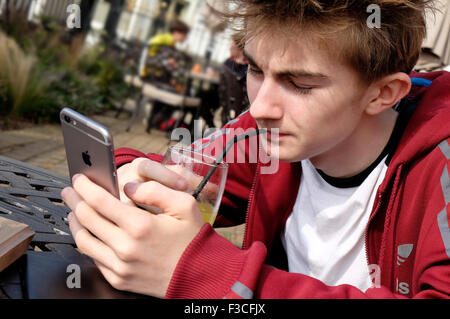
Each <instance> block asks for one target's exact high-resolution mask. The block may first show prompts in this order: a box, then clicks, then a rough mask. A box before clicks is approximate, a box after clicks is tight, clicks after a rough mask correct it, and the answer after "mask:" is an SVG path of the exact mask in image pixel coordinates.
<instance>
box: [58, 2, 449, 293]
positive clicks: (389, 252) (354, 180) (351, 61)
mask: <svg viewBox="0 0 450 319" xmlns="http://www.w3.org/2000/svg"><path fill="white" fill-rule="evenodd" d="M234 2H236V1H234ZM237 2H238V3H239V5H238V7H237V10H238V11H237V14H235V16H238V18H239V19H243V21H241V22H243V23H240V24H239V25H243V26H245V30H244V37H245V38H244V39H245V54H246V58H247V60H248V61H249V64H250V66H249V73H248V78H247V85H248V95H249V99H250V102H251V107H250V111H249V112H246V113H244V114H242V115H241V116H239V117H238V118H237V119H235V120H234V121H232V122H231V123H229V124H228V125H227V126H226V128H225V130H222V131H221V132H219V133H218V134H216V135H214V139H213V138H212V137H211V138H209V139H208V138H207V139H204V140H202V141H199V142H198V143H195V144H194V146H195V147H196V148H197V149H199V150H200V149H203V150H204V149H208V148H210V147H213V146H214V145H215V144H216V143H217V142H218V141H220V140H221V139H220V138H219V137H223V138H227V135H226V133H227V132H229V131H230V130H231V129H233V128H245V129H247V128H257V127H258V128H267V129H269V132H271V131H270V129H278V131H279V134H267V135H265V136H262V137H260V138H261V140H262V141H264V139H267V141H270V142H274V141H273V140H275V142H276V143H261V144H263V145H264V144H267V145H266V146H265V147H266V151H267V153H268V154H272V153H277V154H278V157H279V159H280V162H279V167H278V170H277V171H276V172H275V173H273V174H263V173H262V170H263V168H265V165H267V164H263V163H260V162H258V163H248V162H246V163H229V174H228V180H227V185H226V190H225V195H224V199H223V201H222V206H221V209H220V214H221V217H220V218H219V219H218V221H217V223H218V224H222V225H223V224H237V223H242V222H243V221H244V220H245V221H246V230H245V238H244V243H243V247H242V249H239V248H237V247H235V246H234V245H233V244H231V243H230V242H229V241H227V240H226V239H224V238H223V237H221V236H219V235H218V234H217V233H215V232H214V230H213V228H212V227H211V226H209V225H208V224H204V223H203V222H202V220H201V218H200V214H199V211H198V209H197V206H196V204H195V200H194V199H193V197H192V196H190V195H189V194H187V193H184V192H183V191H182V190H183V189H185V188H186V181H185V180H183V179H180V177H179V176H178V175H177V174H175V173H174V172H171V171H170V170H168V169H165V168H163V167H162V166H161V165H160V164H159V163H158V162H157V161H158V160H160V158H161V157H160V156H158V155H153V154H150V155H148V156H146V155H145V154H142V153H140V152H138V151H135V150H130V149H119V150H117V152H116V156H117V157H116V159H117V164H118V165H119V166H120V168H119V172H118V174H119V180H120V185H121V187H122V188H123V192H124V193H123V194H122V199H123V201H122V202H120V201H118V200H117V199H115V198H113V197H112V196H111V195H110V194H108V193H107V192H106V191H104V190H103V189H101V188H99V187H98V186H97V185H95V184H93V183H92V182H90V181H89V180H88V179H87V178H86V177H85V176H83V175H80V176H76V178H74V188H73V189H72V188H67V189H65V190H63V192H62V196H63V198H64V200H65V202H66V203H67V204H68V205H69V206H70V207H71V208H72V210H73V212H72V213H71V214H70V215H69V220H70V228H71V231H72V233H73V236H74V238H75V241H76V243H77V245H78V247H79V248H80V249H81V251H83V252H84V253H86V254H88V255H89V256H91V257H92V258H93V259H94V260H95V261H96V263H97V265H98V267H99V268H100V270H101V271H102V273H103V275H104V276H105V278H106V279H107V280H108V281H109V282H110V283H111V284H112V285H113V286H114V287H116V288H118V289H122V290H131V291H134V292H140V293H144V294H149V295H153V296H158V297H167V298H224V297H225V298H397V297H416V298H420V297H421V298H432V297H433V298H434V297H437V298H444V297H448V296H449V294H450V226H449V216H450V205H449V202H450V176H449V169H448V164H449V160H450V145H449V143H450V127H449V125H448V123H449V121H450V75H449V74H448V73H446V72H435V73H430V74H416V73H411V70H412V68H413V66H414V64H415V63H416V61H417V58H418V55H419V52H420V47H421V43H422V38H423V36H424V34H425V21H424V7H425V6H426V5H427V3H426V2H425V1H423V0H413V1H406V0H404V1H403V0H369V1H364V0H361V1H344V0H342V1H339V0H338V1H320V0H297V1H286V0H278V1H273V0H270V1H269V0H267V1H262V0H258V1H256V0H241V1H237ZM370 5H372V7H373V5H376V6H377V8H378V9H379V13H380V14H381V26H380V28H377V27H373V26H372V25H371V26H370V27H369V25H368V24H367V20H368V18H369V13H367V8H368V7H369V6H370ZM369 11H370V10H369ZM410 73H411V74H410ZM408 74H410V76H408ZM411 78H413V80H411ZM274 131H275V130H274ZM220 133H222V134H223V135H219V134H220ZM272 144H278V150H276V149H272V146H271V145H272ZM273 160H274V161H275V160H276V159H273ZM125 195H126V196H125ZM174 199H176V200H174ZM133 202H143V203H145V204H147V205H155V206H158V207H160V208H161V209H162V210H163V211H164V214H160V215H152V214H149V213H147V212H145V211H143V210H141V209H138V208H136V207H135V206H134V205H133ZM91 233H92V234H93V235H95V236H93V235H91ZM283 261H285V262H283Z"/></svg>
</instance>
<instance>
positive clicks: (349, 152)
mask: <svg viewBox="0 0 450 319" xmlns="http://www.w3.org/2000/svg"><path fill="white" fill-rule="evenodd" d="M397 118H398V112H396V111H395V110H393V109H388V110H386V111H384V112H382V113H380V114H378V115H376V116H364V117H363V119H362V120H361V123H360V125H359V126H358V128H357V129H356V130H355V132H354V133H353V134H352V136H351V137H350V138H349V139H348V140H347V141H345V142H344V143H342V144H339V145H337V146H336V147H335V148H334V149H333V150H331V151H330V152H328V153H327V154H324V155H321V156H319V157H316V158H311V159H310V160H311V163H312V164H313V165H314V166H315V167H316V168H317V169H320V170H322V171H323V172H324V173H325V174H327V175H328V176H332V177H337V178H345V177H352V176H355V175H357V174H358V173H360V172H362V171H364V170H365V169H366V168H367V167H369V166H370V165H371V164H372V163H373V162H374V161H375V160H376V159H377V158H378V156H379V155H380V154H381V152H382V151H383V149H384V147H385V146H386V144H387V143H388V141H389V139H390V137H391V135H392V131H393V130H394V127H395V123H396V121H397Z"/></svg>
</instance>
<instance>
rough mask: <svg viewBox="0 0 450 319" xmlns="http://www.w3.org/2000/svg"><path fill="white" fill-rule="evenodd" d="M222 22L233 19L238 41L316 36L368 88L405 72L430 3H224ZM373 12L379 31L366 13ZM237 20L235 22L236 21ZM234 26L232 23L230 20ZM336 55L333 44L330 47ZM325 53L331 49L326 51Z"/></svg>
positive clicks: (413, 58)
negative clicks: (385, 77)
mask: <svg viewBox="0 0 450 319" xmlns="http://www.w3.org/2000/svg"><path fill="white" fill-rule="evenodd" d="M228 2H229V7H230V8H233V10H230V11H228V12H225V13H224V16H225V17H228V18H232V19H234V20H236V19H237V20H238V21H237V22H240V23H237V24H236V23H235V24H234V25H235V26H236V25H238V26H240V27H238V31H239V32H240V33H242V38H243V41H247V40H249V39H251V38H252V37H254V36H256V35H258V34H261V33H266V34H267V35H276V36H280V35H283V34H284V35H285V36H286V37H288V38H289V39H290V40H292V39H295V37H296V36H297V35H298V34H300V32H301V34H302V35H303V36H305V35H306V36H311V37H315V38H317V37H320V39H321V40H322V41H321V43H322V44H324V45H325V47H326V46H328V45H330V44H337V45H338V46H337V48H339V50H338V51H339V52H333V54H338V55H339V56H340V58H341V60H342V61H343V62H344V63H346V64H347V65H349V66H351V67H353V68H354V69H356V71H357V72H358V73H359V74H360V75H361V77H362V79H364V80H365V81H367V82H368V83H370V82H372V81H373V80H376V79H379V78H381V77H383V76H386V75H389V74H392V73H395V72H405V73H409V72H410V71H411V70H412V69H413V67H414V65H415V64H416V63H417V60H418V58H419V54H420V51H421V45H422V41H423V39H424V37H425V34H426V21H425V9H426V8H431V3H432V0H409V1H408V0H228ZM378 13H379V17H378V18H379V21H380V22H381V23H380V25H379V26H374V25H373V24H372V23H371V21H370V19H371V14H378ZM239 20H240V21H239ZM235 22H236V21H235ZM332 47H333V48H334V50H336V45H333V46H332ZM330 48H331V46H330Z"/></svg>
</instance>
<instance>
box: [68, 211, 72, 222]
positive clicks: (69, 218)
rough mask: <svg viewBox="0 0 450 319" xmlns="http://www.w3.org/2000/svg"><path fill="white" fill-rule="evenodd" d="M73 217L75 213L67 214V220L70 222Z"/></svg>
mask: <svg viewBox="0 0 450 319" xmlns="http://www.w3.org/2000/svg"><path fill="white" fill-rule="evenodd" d="M72 219H73V213H72V212H70V213H69V215H67V220H68V221H69V222H71V221H72Z"/></svg>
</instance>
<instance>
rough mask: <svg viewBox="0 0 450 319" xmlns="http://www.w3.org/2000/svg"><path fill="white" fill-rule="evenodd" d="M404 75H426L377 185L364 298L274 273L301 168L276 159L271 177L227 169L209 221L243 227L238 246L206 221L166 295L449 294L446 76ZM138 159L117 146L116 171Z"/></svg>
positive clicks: (449, 76)
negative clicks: (372, 281) (369, 279)
mask: <svg viewBox="0 0 450 319" xmlns="http://www.w3.org/2000/svg"><path fill="white" fill-rule="evenodd" d="M412 76H413V77H421V78H423V79H425V81H423V80H422V81H421V80H419V82H421V83H419V84H422V86H413V89H412V90H411V93H410V96H408V97H407V99H408V100H411V101H418V105H417V107H416V109H415V111H414V113H413V115H412V117H411V119H410V120H409V123H408V125H407V127H406V129H405V131H404V133H403V135H402V137H401V140H400V142H399V145H398V147H397V149H396V151H395V154H394V156H393V158H392V160H391V162H390V164H389V166H388V170H387V173H386V176H385V178H384V180H383V182H382V184H381V185H380V187H379V188H378V191H377V194H376V199H375V203H374V206H373V209H372V213H371V216H370V218H369V222H368V225H367V230H366V238H365V240H366V249H367V257H368V260H367V263H368V265H372V268H370V269H374V271H375V272H378V277H375V276H374V278H379V282H377V283H378V285H375V286H374V287H373V288H369V289H368V290H367V291H365V292H363V291H361V290H359V289H358V288H356V287H353V286H350V285H339V286H333V287H331V286H327V285H325V284H324V283H322V282H321V281H319V280H317V279H314V278H312V277H309V276H306V275H302V274H297V273H289V272H288V271H285V270H282V269H277V268H275V267H274V265H278V264H280V263H279V261H280V260H282V259H283V257H282V256H283V255H284V250H283V248H282V246H281V245H280V236H281V233H282V231H283V228H284V225H285V223H286V220H287V218H288V216H289V214H290V213H291V212H292V208H293V206H294V203H295V200H296V196H297V193H298V188H299V184H300V176H301V166H300V163H287V162H280V163H279V168H278V170H277V172H276V173H275V174H262V173H261V171H262V169H263V168H264V167H267V166H269V165H271V162H269V163H265V164H264V163H261V161H258V162H257V163H249V161H246V163H235V164H229V172H228V180H227V184H226V189H225V194H224V198H223V200H222V205H221V208H220V217H218V219H217V225H233V224H238V223H242V222H244V221H245V222H246V228H245V237H244V243H243V247H242V249H239V248H238V247H236V246H234V245H233V244H232V243H230V242H229V241H228V240H226V239H225V238H223V237H222V236H220V235H218V234H217V233H216V232H215V231H214V230H213V228H212V227H211V226H209V224H205V226H204V227H203V228H202V229H201V231H200V232H199V234H198V235H197V236H196V238H194V240H193V241H192V242H191V243H190V245H189V246H188V247H187V249H186V250H185V252H184V254H183V256H182V257H181V259H180V260H179V262H178V265H177V267H176V269H175V272H174V274H173V276H172V279H171V282H170V285H169V288H168V290H167V293H166V298H224V297H225V298H401V297H413V298H447V297H449V295H450V226H449V219H450V205H449V202H450V177H449V169H448V163H449V159H450V125H449V124H448V123H450V73H447V72H433V73H428V74H419V73H414V74H412ZM431 81H432V83H431V85H430V82H431ZM416 104H417V103H416ZM237 127H241V128H256V123H255V121H254V120H253V119H252V118H251V116H250V114H249V113H248V112H247V113H244V114H242V115H241V116H239V117H238V118H237V119H235V120H234V121H231V122H230V123H229V124H227V125H226V126H225V127H224V129H222V130H221V131H219V132H217V133H216V134H215V135H213V136H210V137H209V138H206V139H203V140H201V141H198V142H196V143H194V145H193V146H194V147H195V148H197V149H202V148H203V149H207V148H211V147H213V146H214V145H215V144H216V143H218V142H219V141H220V142H221V143H223V140H229V139H230V136H229V134H228V135H227V134H226V133H227V129H230V128H237ZM244 143H249V142H248V141H247V142H244ZM222 145H223V144H222ZM245 149H247V147H246V148H245ZM140 156H146V155H145V154H143V153H141V152H138V151H135V150H132V149H129V148H121V149H118V150H116V161H117V165H122V164H124V163H127V162H130V161H131V160H133V159H134V158H136V157H140ZM147 156H148V157H150V158H151V159H153V160H160V159H161V156H159V155H155V154H148V155H147ZM227 160H228V158H227ZM244 216H245V217H244ZM244 218H245V219H244ZM373 266H374V267H373Z"/></svg>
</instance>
